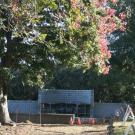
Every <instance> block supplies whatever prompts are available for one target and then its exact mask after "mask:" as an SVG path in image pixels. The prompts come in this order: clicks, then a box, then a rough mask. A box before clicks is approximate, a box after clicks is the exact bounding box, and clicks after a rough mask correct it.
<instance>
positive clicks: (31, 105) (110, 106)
mask: <svg viewBox="0 0 135 135" xmlns="http://www.w3.org/2000/svg"><path fill="white" fill-rule="evenodd" d="M8 106H9V112H10V113H14V114H15V113H18V114H19V113H20V114H28V115H31V114H39V111H40V108H39V104H38V101H17V100H9V101H8ZM123 107H125V105H124V104H122V103H95V104H94V110H93V117H95V118H105V117H111V116H114V115H115V114H116V112H120V116H121V117H123V115H124V113H125V109H124V108H123Z"/></svg>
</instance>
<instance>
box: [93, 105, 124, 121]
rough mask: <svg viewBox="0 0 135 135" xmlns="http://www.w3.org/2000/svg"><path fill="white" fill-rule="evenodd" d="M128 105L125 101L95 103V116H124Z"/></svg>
mask: <svg viewBox="0 0 135 135" xmlns="http://www.w3.org/2000/svg"><path fill="white" fill-rule="evenodd" d="M125 109H126V106H125V104H123V103H95V104H94V112H93V114H94V117H95V118H104V117H111V116H115V115H118V112H119V115H120V117H121V118H122V117H123V115H124V113H125Z"/></svg>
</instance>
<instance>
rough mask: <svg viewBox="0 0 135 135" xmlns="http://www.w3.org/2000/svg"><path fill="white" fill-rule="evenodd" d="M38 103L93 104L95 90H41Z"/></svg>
mask: <svg viewBox="0 0 135 135" xmlns="http://www.w3.org/2000/svg"><path fill="white" fill-rule="evenodd" d="M38 102H39V103H49V104H56V103H73V104H92V103H93V102H94V95H93V90H40V91H39V94H38Z"/></svg>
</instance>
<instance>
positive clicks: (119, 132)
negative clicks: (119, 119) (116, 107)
mask: <svg viewBox="0 0 135 135" xmlns="http://www.w3.org/2000/svg"><path fill="white" fill-rule="evenodd" d="M126 129H127V127H115V128H114V135H124V133H125V131H126ZM128 135H134V133H133V130H132V129H131V131H130V132H129V134H128Z"/></svg>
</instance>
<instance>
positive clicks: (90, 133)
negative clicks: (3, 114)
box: [0, 123, 107, 135]
mask: <svg viewBox="0 0 135 135" xmlns="http://www.w3.org/2000/svg"><path fill="white" fill-rule="evenodd" d="M106 129H107V125H94V126H90V125H75V126H70V125H39V124H32V123H19V124H17V125H16V126H15V127H12V126H0V135H106V134H107V130H106Z"/></svg>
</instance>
